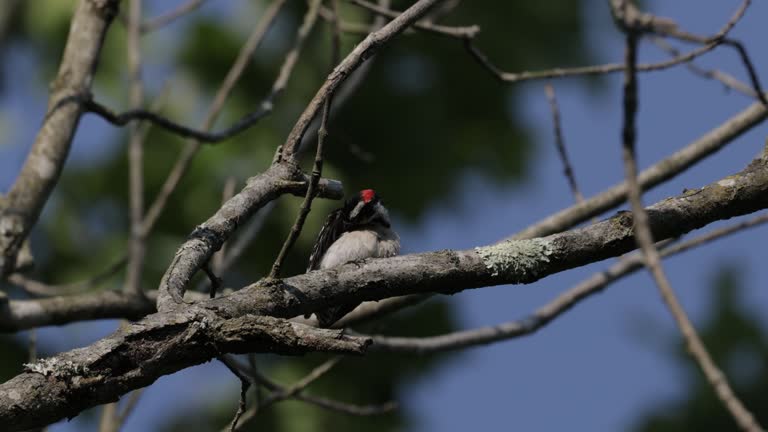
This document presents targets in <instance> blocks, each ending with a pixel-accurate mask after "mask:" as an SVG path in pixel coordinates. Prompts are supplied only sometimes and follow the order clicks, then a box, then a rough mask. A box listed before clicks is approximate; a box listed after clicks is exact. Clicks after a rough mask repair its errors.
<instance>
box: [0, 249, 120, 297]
mask: <svg viewBox="0 0 768 432" xmlns="http://www.w3.org/2000/svg"><path fill="white" fill-rule="evenodd" d="M126 262H127V258H126V257H125V256H122V257H120V258H119V259H118V260H117V261H115V262H114V263H113V264H112V265H110V266H109V267H107V268H106V269H104V271H102V272H100V273H98V274H96V275H95V276H93V277H91V278H88V279H85V280H82V281H77V282H71V283H66V284H60V285H49V284H46V283H43V282H39V281H36V280H33V279H29V278H28V277H26V276H24V275H23V274H21V273H14V274H12V275H10V276H8V282H10V283H12V284H14V285H16V286H18V287H20V288H21V289H23V290H24V291H26V292H27V293H29V294H31V295H33V296H35V297H53V296H67V295H72V294H77V293H81V292H84V291H88V290H90V289H92V288H94V287H97V286H99V285H101V284H102V283H104V282H105V281H106V280H109V279H110V278H111V277H113V276H114V275H115V274H116V273H117V272H119V271H120V270H121V269H122V268H123V266H125V263H126Z"/></svg>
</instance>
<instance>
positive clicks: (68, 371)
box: [0, 307, 370, 431]
mask: <svg viewBox="0 0 768 432" xmlns="http://www.w3.org/2000/svg"><path fill="white" fill-rule="evenodd" d="M369 343H370V339H368V338H360V337H352V336H345V335H343V334H342V333H341V332H340V331H339V330H325V329H317V328H313V327H309V326H305V325H301V324H296V323H291V322H289V321H286V320H281V319H276V318H271V317H264V316H254V315H244V316H241V317H237V318H233V319H223V318H221V317H219V316H217V315H216V314H215V313H213V312H211V311H210V310H204V309H202V308H196V307H189V308H185V309H184V310H183V311H178V312H177V313H173V314H155V315H150V316H148V317H147V318H145V319H144V320H142V321H141V322H139V323H137V324H134V325H130V326H126V327H125V328H124V329H122V330H119V331H117V332H116V333H114V334H113V335H111V336H109V337H107V338H105V339H102V340H100V341H99V342H97V343H95V344H93V345H91V346H90V347H88V348H83V349H77V350H73V351H69V352H66V353H64V354H61V355H58V356H56V357H51V358H48V359H44V360H41V361H39V362H37V363H33V364H29V365H27V366H26V368H27V372H25V373H22V374H21V375H18V376H17V377H15V378H13V379H11V380H10V381H8V382H6V383H4V384H3V385H2V386H1V388H0V419H2V420H0V422H1V423H2V424H3V425H4V428H5V430H8V431H15V430H26V429H29V428H33V427H39V426H44V425H46V424H49V423H51V422H54V421H57V420H59V419H62V418H64V417H73V416H75V415H77V414H78V413H79V412H80V411H82V410H84V409H86V408H89V407H92V406H95V405H99V404H102V403H106V402H114V401H116V400H118V398H119V397H120V395H122V394H124V393H126V392H128V391H130V390H131V389H135V388H140V387H144V386H147V385H149V384H151V383H152V382H154V381H155V380H156V379H157V378H159V377H161V376H163V375H166V374H169V373H173V372H176V371H178V370H180V369H183V368H186V367H190V366H194V365H196V364H200V363H204V362H207V361H209V360H211V359H213V358H215V357H217V356H219V355H220V354H221V353H223V352H234V353H245V352H275V353H280V354H302V353H305V352H314V351H326V352H336V353H345V354H361V353H363V351H364V350H365V347H366V346H367V345H368V344H369Z"/></svg>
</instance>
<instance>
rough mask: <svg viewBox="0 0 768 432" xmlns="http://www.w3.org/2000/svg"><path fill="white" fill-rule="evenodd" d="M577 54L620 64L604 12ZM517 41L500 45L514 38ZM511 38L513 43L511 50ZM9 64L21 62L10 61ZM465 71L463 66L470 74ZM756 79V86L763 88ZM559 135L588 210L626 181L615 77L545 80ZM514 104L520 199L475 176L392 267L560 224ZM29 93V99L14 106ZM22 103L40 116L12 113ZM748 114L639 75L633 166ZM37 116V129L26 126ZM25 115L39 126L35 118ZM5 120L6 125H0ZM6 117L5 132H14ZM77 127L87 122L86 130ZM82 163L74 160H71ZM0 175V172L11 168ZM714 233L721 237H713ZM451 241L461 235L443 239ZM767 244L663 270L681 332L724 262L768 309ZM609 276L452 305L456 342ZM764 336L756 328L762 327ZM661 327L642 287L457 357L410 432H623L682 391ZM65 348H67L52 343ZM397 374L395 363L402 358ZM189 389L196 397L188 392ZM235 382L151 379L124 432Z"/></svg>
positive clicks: (552, 157)
mask: <svg viewBox="0 0 768 432" xmlns="http://www.w3.org/2000/svg"><path fill="white" fill-rule="evenodd" d="M648 3H649V4H650V5H651V7H650V10H652V11H654V12H655V13H657V14H659V15H664V16H669V17H672V18H674V19H675V20H677V21H678V22H679V23H680V24H681V25H682V26H683V28H685V29H687V30H690V31H694V32H697V33H700V34H711V33H714V32H715V31H716V30H717V29H719V28H720V26H721V25H722V24H723V23H724V21H725V20H727V19H728V17H730V15H731V14H732V12H733V9H734V8H735V7H736V5H735V2H698V1H695V0H679V1H675V2H662V1H654V2H648ZM584 16H585V19H586V20H587V21H588V22H589V23H590V28H591V34H590V40H591V43H592V44H593V46H594V47H596V50H597V51H598V53H599V55H600V57H601V59H602V60H604V61H607V62H613V61H620V60H621V58H622V51H623V46H622V43H621V37H620V36H618V34H617V33H616V32H615V31H614V30H613V28H612V26H611V22H610V17H609V16H608V12H607V10H606V8H605V2H604V1H597V0H595V1H592V2H591V4H590V5H589V7H588V8H587V10H585V11H584ZM765 16H768V5H766V4H765V2H754V4H753V5H752V7H751V8H750V10H749V11H748V13H747V16H746V17H745V18H744V19H743V20H742V22H740V23H739V24H738V26H737V27H736V28H735V29H734V31H733V33H732V35H733V36H734V37H736V38H738V39H740V40H742V41H744V42H746V44H747V48H748V49H749V50H750V54H751V55H752V58H753V61H754V63H755V66H756V68H757V70H758V72H762V71H766V70H768V52H766V51H765V50H764V49H762V43H761V42H762V41H763V40H764V37H765V25H764V20H763V18H764V17H765ZM513 31H514V30H511V32H513ZM510 36H511V38H512V39H514V38H515V37H517V36H522V35H514V34H511V35H510ZM640 57H641V59H642V60H643V61H654V60H662V59H665V58H666V57H665V55H664V54H663V53H660V52H659V51H658V50H657V49H656V48H655V47H654V46H652V45H651V44H647V43H646V44H643V45H642V47H641V52H640ZM11 60H12V61H19V62H23V61H24V59H23V57H21V56H16V55H15V56H14V57H12V58H11ZM467 61H470V60H469V59H467ZM699 64H700V65H702V66H705V67H716V68H718V69H722V70H725V71H727V72H729V73H731V74H733V75H735V76H737V77H740V78H742V79H744V78H745V77H746V74H745V72H744V69H743V67H742V65H741V63H740V62H739V61H738V58H737V57H736V55H735V54H734V53H733V52H732V51H731V50H727V49H719V50H717V51H716V52H714V53H712V54H708V55H707V56H705V57H704V58H703V59H702V60H701V61H700V62H699ZM762 75H763V78H764V80H768V74H765V73H763V74H762ZM554 84H555V88H556V91H557V95H558V99H559V102H560V107H561V115H562V121H563V131H564V133H565V137H566V144H567V147H568V151H569V152H570V155H571V158H572V162H573V166H574V170H575V173H576V176H577V179H578V182H579V185H580V186H581V188H582V191H583V192H584V194H585V195H587V196H590V195H593V194H595V193H598V192H599V191H601V190H603V189H605V188H606V187H608V186H610V185H613V184H615V183H616V182H618V181H620V180H621V179H622V177H623V172H622V168H621V164H620V161H621V159H620V142H619V130H620V118H621V94H620V92H621V75H613V76H611V77H609V78H608V79H607V80H606V85H605V86H604V89H603V91H602V92H598V93H597V94H596V93H595V92H593V91H591V90H590V89H587V88H585V87H584V86H583V85H582V83H579V82H578V81H575V80H564V81H556V82H555V83H554ZM521 86H522V87H523V88H524V92H525V96H524V97H522V98H518V99H516V102H515V103H517V104H518V107H517V110H516V111H517V112H519V113H523V115H524V116H525V120H526V121H527V122H529V123H530V124H531V125H532V126H533V127H534V130H535V132H536V148H535V152H534V153H535V155H534V157H533V159H532V163H533V166H532V169H531V173H532V175H531V176H530V177H529V178H528V179H527V180H526V182H525V183H524V184H521V185H516V186H513V187H498V186H494V185H493V184H492V182H489V181H487V180H486V179H484V178H483V176H482V173H467V174H466V177H465V181H464V182H463V186H462V189H461V191H460V194H458V197H457V198H456V199H457V201H458V203H456V202H451V203H445V205H444V206H437V207H436V208H434V209H432V210H430V211H429V212H428V214H427V216H426V217H425V218H424V219H423V221H422V223H420V224H419V225H418V226H408V227H403V228H402V229H401V234H402V238H403V241H404V247H405V252H418V251H426V250H434V249H443V248H469V247H473V246H477V245H482V244H487V243H491V242H494V241H496V240H498V239H500V238H503V237H505V236H508V235H509V234H512V233H514V232H516V231H517V230H519V229H521V228H523V227H525V226H527V225H529V224H531V223H533V222H535V221H536V220H538V219H541V218H542V217H544V216H546V215H548V214H550V213H552V212H554V211H557V210H560V209H561V208H564V207H566V206H568V205H570V204H571V203H572V201H573V198H572V196H571V195H570V193H569V190H568V187H567V184H566V182H565V179H564V178H563V176H562V175H561V171H562V167H561V165H560V163H559V161H558V159H557V155H556V153H555V150H554V146H553V138H552V131H551V124H550V122H551V119H550V114H549V107H548V105H547V102H546V99H545V97H544V91H543V82H533V83H524V84H521ZM33 87H34V86H33V85H32V84H29V85H28V86H24V85H22V86H21V87H20V88H19V89H18V90H14V91H12V92H10V95H9V96H8V98H9V99H6V101H5V104H6V106H8V105H12V106H16V107H24V109H23V110H22V111H16V113H17V114H13V115H16V116H20V117H18V118H40V117H41V114H39V113H41V112H42V109H43V107H44V94H43V93H42V90H40V89H39V88H37V89H34V88H33ZM25 92H26V93H25ZM29 92H34V93H31V94H33V95H34V97H35V98H38V99H39V101H38V102H34V103H30V102H29V101H28V100H26V101H25V100H24V95H25V94H27V95H29V94H30V93H29ZM751 103H752V101H750V100H748V99H747V98H746V97H744V96H742V95H740V94H737V93H734V92H725V91H724V90H723V88H722V86H721V85H720V84H718V83H714V82H710V81H706V80H703V79H701V78H699V77H696V76H694V75H692V74H691V73H690V72H688V71H687V70H686V69H685V68H683V67H681V68H676V69H673V70H669V71H664V72H653V73H646V74H643V75H642V76H641V78H640V113H639V119H638V121H639V124H638V130H639V135H638V149H639V157H640V164H641V166H642V167H645V166H648V165H649V164H652V163H653V162H654V161H657V160H659V159H661V158H663V157H665V156H667V155H669V154H671V153H672V152H674V151H675V150H677V149H679V148H681V147H683V146H684V145H686V144H687V143H689V142H691V141H692V140H694V139H696V138H697V137H699V136H700V135H702V134H704V133H706V132H707V131H708V130H709V129H711V128H712V127H714V126H716V125H719V124H720V123H722V122H723V121H725V120H727V119H728V118H729V117H730V116H733V115H734V114H736V113H737V112H739V111H741V110H742V109H744V108H745V107H747V106H748V105H749V104H751ZM36 114H37V115H36ZM13 115H11V116H10V117H8V116H7V115H6V116H4V117H5V118H6V120H5V125H0V130H2V131H3V135H5V137H4V139H3V141H6V143H8V142H23V143H26V144H25V145H24V146H9V145H4V146H0V156H2V158H1V159H2V161H0V164H2V166H3V167H4V169H2V170H0V186H1V187H2V190H6V189H7V186H8V185H9V184H10V182H11V181H12V178H13V176H14V175H15V172H16V169H18V168H17V167H18V166H19V164H20V163H21V161H22V160H23V157H24V154H25V152H26V150H27V149H28V146H29V143H31V142H32V132H29V131H27V130H25V129H22V130H13V134H11V135H10V136H9V135H8V134H6V133H5V131H7V130H9V122H10V124H13V122H14V120H13V119H14V117H13ZM34 115H36V116H34ZM9 118H10V120H8V119H9ZM18 118H16V119H17V120H18ZM89 124H90V123H89ZM766 132H767V129H766V126H765V125H761V126H759V127H757V128H755V129H754V130H753V131H751V132H750V133H748V134H745V135H744V136H743V137H741V138H739V139H738V140H737V141H735V142H734V143H732V144H730V145H729V146H728V147H727V148H725V149H724V150H722V151H721V152H719V153H718V154H716V155H715V156H713V157H711V158H709V159H708V160H706V161H705V162H703V163H701V164H699V165H698V166H697V167H695V168H693V169H691V170H690V171H688V172H686V173H685V174H683V175H681V176H679V177H678V178H675V179H674V180H673V181H671V182H669V183H667V184H665V185H663V186H662V187H659V188H657V189H655V190H653V191H651V192H649V193H648V194H646V195H645V202H646V203H652V202H655V201H658V200H659V199H662V198H664V197H667V196H670V195H676V194H679V193H680V191H682V190H683V188H686V187H688V188H694V187H700V186H702V185H704V184H707V183H709V182H711V181H713V180H716V179H719V178H722V177H724V176H726V175H729V174H731V173H734V172H737V171H739V170H740V169H742V168H743V167H744V166H745V165H746V164H747V163H748V162H749V161H750V160H751V159H752V158H753V157H754V156H755V155H756V154H757V153H758V152H759V151H760V150H761V149H762V146H763V143H764V142H765V137H766ZM78 153H79V152H78ZM9 167H10V168H9ZM718 225H719V224H718ZM455 232H461V233H463V235H462V236H456V235H454V234H453V233H455ZM763 233H764V229H760V228H758V230H755V231H750V232H746V233H741V234H738V235H736V236H733V237H731V238H729V239H727V240H724V241H721V242H718V243H716V244H715V245H713V246H712V247H709V248H706V249H700V250H696V251H693V252H690V253H687V254H685V255H683V256H680V257H675V258H672V259H670V260H668V261H666V262H665V268H666V270H667V272H668V275H669V277H670V280H671V282H672V284H673V286H674V287H675V289H676V290H677V292H678V294H679V296H680V299H681V301H682V303H683V305H684V306H685V308H686V309H687V311H688V312H689V313H690V315H691V317H692V319H693V320H694V322H702V321H703V320H704V319H705V318H706V316H705V315H704V312H705V310H706V309H707V305H708V302H709V301H710V298H709V297H708V296H707V295H706V293H707V289H706V288H707V287H708V286H709V285H708V284H709V282H710V281H711V278H712V276H713V274H714V271H715V269H717V268H718V266H719V265H720V264H722V263H737V264H738V265H740V266H742V267H741V268H742V269H743V270H744V271H745V274H746V277H745V279H744V281H745V284H746V288H747V289H746V290H745V295H746V298H745V303H746V304H747V307H748V309H750V310H752V311H753V312H758V311H760V310H765V308H766V306H768V291H766V290H764V289H760V288H762V287H765V286H766V282H768V271H766V269H765V266H764V265H762V264H763V263H762V262H761V261H760V260H759V258H758V257H759V256H761V252H762V250H761V249H760V246H761V243H763V242H764V241H763V235H764V234H763ZM610 264H611V263H610V262H604V263H598V264H595V265H591V266H587V267H584V268H580V269H576V270H574V271H569V272H567V273H564V274H559V275H555V276H552V277H549V278H546V279H544V280H542V281H539V282H537V283H535V284H532V285H526V286H501V287H495V288H489V289H481V290H473V291H467V292H464V293H460V294H457V295H455V296H453V297H452V298H451V300H450V301H452V302H454V303H455V305H456V309H457V311H458V313H459V314H460V318H461V323H462V325H463V326H464V327H466V328H470V327H476V326H481V325H491V324H495V323H498V322H501V321H507V320H510V319H515V318H518V317H521V316H524V315H526V314H528V313H529V312H531V311H532V310H534V309H536V308H537V307H538V306H540V305H541V304H543V303H545V302H547V301H548V300H550V299H551V298H553V297H555V296H556V295H557V294H558V293H559V292H561V291H563V290H565V289H567V288H568V287H570V286H571V285H573V284H574V283H576V282H578V281H580V280H581V279H583V278H585V277H587V276H589V275H591V274H592V273H593V272H595V271H599V270H601V269H604V268H606V267H607V266H608V265H610ZM763 324H764V325H766V324H768V323H766V322H763ZM114 327H115V322H102V323H98V324H75V325H70V326H66V327H63V328H51V329H44V330H43V331H42V332H41V338H43V339H44V340H46V341H47V342H50V343H52V344H53V346H56V347H58V348H60V349H66V348H68V347H73V346H82V345H86V344H88V343H89V342H90V341H93V340H94V339H96V338H98V337H100V336H102V335H105V334H108V333H110V332H111V331H112V330H113V329H114ZM678 338H679V335H678V333H677V331H676V329H675V327H674V323H673V321H672V319H671V317H670V316H669V314H668V313H667V311H666V310H665V308H664V307H663V305H662V303H661V301H660V298H659V295H658V293H657V290H656V288H655V286H654V285H653V282H652V281H651V279H650V277H649V276H648V275H647V274H646V273H644V272H639V273H637V274H636V275H634V276H631V277H629V278H627V279H624V280H622V281H620V282H619V283H617V284H615V285H614V286H611V287H610V288H609V289H608V290H607V291H606V292H604V293H603V294H600V295H598V296H595V297H593V298H591V299H589V300H588V301H586V302H584V303H582V304H580V305H579V306H578V307H576V308H575V309H573V310H572V311H570V312H568V313H567V314H566V315H565V316H563V317H561V318H559V319H557V320H556V321H554V322H553V323H551V324H550V325H549V326H547V327H546V328H544V329H543V330H541V331H540V332H539V333H537V334H535V335H534V336H531V337H526V338H522V339H516V340H512V341H508V342H504V343H499V344H495V345H492V346H489V347H482V348H477V349H472V350H468V351H466V352H464V353H462V354H460V355H457V356H455V357H454V359H453V360H452V361H449V362H448V363H447V364H446V365H445V366H444V367H442V368H440V369H438V370H437V371H435V372H434V373H432V374H431V375H429V376H428V377H426V378H425V379H423V380H421V381H419V382H415V383H413V385H412V386H411V388H410V391H409V392H408V394H406V395H405V399H404V400H403V401H401V402H402V403H404V404H408V405H411V406H412V408H413V411H414V412H419V413H420V417H419V422H420V424H419V430H425V431H465V430H469V429H472V428H475V429H477V428H478V427H479V428H480V429H481V430H495V429H502V427H503V428H504V429H510V428H515V429H520V430H537V431H557V430H567V429H574V428H576V429H578V430H595V431H607V430H622V429H625V428H626V427H627V426H628V425H629V424H631V422H632V421H633V420H635V419H637V418H638V416H640V415H642V414H643V413H644V412H645V410H647V409H650V408H651V407H654V406H658V405H662V404H664V403H665V402H668V401H669V400H672V399H674V398H675V397H678V396H680V395H681V394H682V391H683V389H684V388H685V382H683V381H682V379H683V378H681V377H682V375H681V374H680V373H679V372H680V371H679V370H678V369H677V366H676V365H675V364H673V363H671V362H670V359H669V358H668V356H666V355H665V354H664V353H663V352H662V347H663V346H665V345H668V344H670V343H674V342H675V341H676V340H678ZM62 340H66V341H67V343H66V345H62V344H60V343H59V342H58V341H62ZM403 361H408V356H403ZM189 382H195V383H196V385H197V386H199V388H205V391H204V392H200V393H199V394H200V397H198V396H196V393H197V392H190V391H188V390H186V389H185V386H186V385H188V383H189ZM236 386H237V383H236V382H235V380H234V379H232V377H231V375H230V374H229V372H227V371H226V370H225V369H224V368H223V367H221V366H219V365H218V364H216V363H211V364H207V365H203V366H200V367H195V368H191V369H188V370H185V371H183V372H180V373H178V374H175V375H172V376H168V377H164V378H162V379H160V380H159V381H158V382H157V383H156V384H154V385H153V386H151V387H150V388H149V389H148V390H147V391H146V392H145V394H144V395H143V397H142V399H141V401H140V402H139V405H138V407H137V410H136V412H135V414H134V415H133V416H132V417H131V418H130V419H129V422H128V423H127V424H126V427H125V429H124V430H126V431H143V430H151V429H149V428H151V425H152V424H156V423H155V422H157V421H158V420H161V419H163V418H164V417H165V416H166V411H165V410H167V409H168V408H169V401H173V404H174V405H177V406H185V407H186V408H187V409H193V408H194V406H196V405H195V404H199V405H201V406H202V405H203V403H204V402H203V398H208V397H210V396H211V395H212V394H214V395H217V394H219V395H221V396H222V397H225V396H226V395H231V394H233V393H234V392H235V391H236ZM77 429H78V427H77V422H73V423H61V424H59V425H56V426H54V427H52V428H51V430H52V431H71V430H77Z"/></svg>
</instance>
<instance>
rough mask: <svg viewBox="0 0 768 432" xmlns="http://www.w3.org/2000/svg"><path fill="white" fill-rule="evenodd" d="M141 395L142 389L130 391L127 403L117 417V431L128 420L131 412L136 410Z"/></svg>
mask: <svg viewBox="0 0 768 432" xmlns="http://www.w3.org/2000/svg"><path fill="white" fill-rule="evenodd" d="M143 393H144V389H143V388H140V389H137V390H134V391H132V392H131V395H130V396H128V402H126V403H125V406H124V407H123V410H122V411H120V413H119V414H118V415H117V430H120V428H121V427H122V425H124V424H125V421H126V420H128V417H129V416H130V415H131V413H132V412H133V410H134V409H136V405H137V404H138V403H139V399H140V398H141V395H142V394H143Z"/></svg>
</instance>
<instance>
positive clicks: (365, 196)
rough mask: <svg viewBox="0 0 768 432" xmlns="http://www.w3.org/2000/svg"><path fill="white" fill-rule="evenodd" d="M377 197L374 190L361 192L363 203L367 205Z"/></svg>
mask: <svg viewBox="0 0 768 432" xmlns="http://www.w3.org/2000/svg"><path fill="white" fill-rule="evenodd" d="M375 196H376V192H375V191H374V190H373V189H365V190H362V191H360V198H362V199H363V202H364V203H366V204H368V203H369V202H371V200H372V199H373V197H375Z"/></svg>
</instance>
